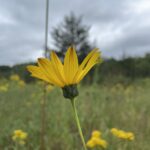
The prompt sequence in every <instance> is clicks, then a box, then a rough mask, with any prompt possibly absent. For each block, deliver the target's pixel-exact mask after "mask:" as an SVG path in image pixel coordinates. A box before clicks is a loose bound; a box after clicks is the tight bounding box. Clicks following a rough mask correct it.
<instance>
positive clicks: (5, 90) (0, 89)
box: [0, 84, 8, 92]
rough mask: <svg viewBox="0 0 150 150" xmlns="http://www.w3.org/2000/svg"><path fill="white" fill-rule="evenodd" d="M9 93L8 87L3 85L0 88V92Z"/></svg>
mask: <svg viewBox="0 0 150 150" xmlns="http://www.w3.org/2000/svg"><path fill="white" fill-rule="evenodd" d="M7 91H8V85H7V84H6V85H1V86H0V92H7Z"/></svg>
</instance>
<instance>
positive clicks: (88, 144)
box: [86, 140, 96, 148]
mask: <svg viewBox="0 0 150 150" xmlns="http://www.w3.org/2000/svg"><path fill="white" fill-rule="evenodd" d="M86 145H87V147H89V148H94V147H95V145H96V144H95V142H94V141H93V140H89V141H88V142H87V144H86Z"/></svg>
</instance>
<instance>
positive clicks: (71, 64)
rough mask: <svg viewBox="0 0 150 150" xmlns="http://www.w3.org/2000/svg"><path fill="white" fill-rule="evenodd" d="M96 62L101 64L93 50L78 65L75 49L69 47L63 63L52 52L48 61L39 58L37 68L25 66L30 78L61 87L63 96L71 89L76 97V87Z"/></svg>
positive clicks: (98, 56)
mask: <svg viewBox="0 0 150 150" xmlns="http://www.w3.org/2000/svg"><path fill="white" fill-rule="evenodd" d="M98 62H101V59H100V52H99V51H98V49H93V50H92V51H91V52H90V53H89V54H88V55H87V56H86V57H85V59H84V60H83V62H82V63H81V64H80V65H79V62H78V57H77V54H76V50H75V48H74V47H69V48H68V50H67V52H66V55H65V58H64V63H62V62H61V60H60V59H59V58H58V56H57V55H56V53H55V52H54V51H52V52H51V59H50V60H49V59H47V58H39V59H38V66H32V65H29V66H27V70H28V71H29V72H31V76H33V77H36V78H39V79H42V80H44V81H46V82H48V83H50V84H52V85H55V86H58V87H61V88H62V89H63V91H64V94H65V91H66V92H67V93H68V91H73V90H72V89H74V93H75V95H77V94H78V93H77V90H76V89H75V87H76V85H77V84H78V83H79V82H80V81H81V80H82V79H83V78H84V76H85V75H86V74H87V73H88V72H89V70H90V69H91V68H92V67H93V66H94V65H95V64H97V63H98ZM73 95H74V94H73Z"/></svg>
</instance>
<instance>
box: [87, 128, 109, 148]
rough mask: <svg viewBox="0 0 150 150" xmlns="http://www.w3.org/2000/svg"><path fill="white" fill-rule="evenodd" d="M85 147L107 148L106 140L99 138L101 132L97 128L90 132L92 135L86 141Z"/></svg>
mask: <svg viewBox="0 0 150 150" xmlns="http://www.w3.org/2000/svg"><path fill="white" fill-rule="evenodd" d="M86 145H87V147H89V148H94V147H102V148H107V145H108V143H107V141H105V140H104V139H102V138H101V132H100V131H98V130H95V131H93V132H92V136H91V138H90V139H89V141H88V142H87V144H86Z"/></svg>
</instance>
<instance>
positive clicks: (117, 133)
mask: <svg viewBox="0 0 150 150" xmlns="http://www.w3.org/2000/svg"><path fill="white" fill-rule="evenodd" d="M111 133H112V134H113V135H114V136H116V137H118V138H120V139H124V140H130V141H132V140H134V138H135V137H134V134H133V133H132V132H125V131H123V130H118V129H116V128H112V129H111Z"/></svg>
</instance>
